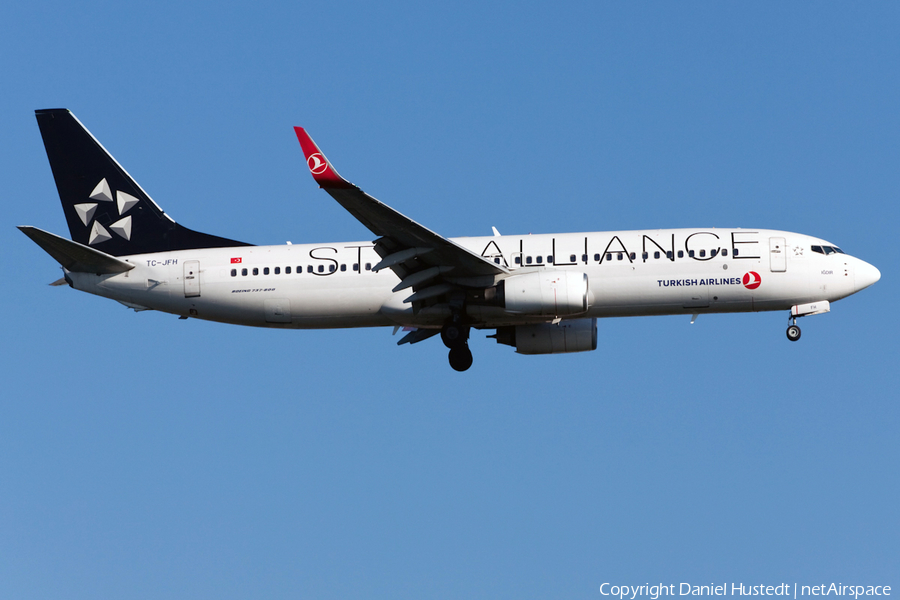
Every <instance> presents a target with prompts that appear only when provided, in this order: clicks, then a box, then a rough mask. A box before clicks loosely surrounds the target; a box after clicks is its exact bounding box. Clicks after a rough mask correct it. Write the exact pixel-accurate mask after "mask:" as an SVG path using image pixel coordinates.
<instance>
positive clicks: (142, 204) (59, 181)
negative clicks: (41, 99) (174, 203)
mask: <svg viewBox="0 0 900 600" xmlns="http://www.w3.org/2000/svg"><path fill="white" fill-rule="evenodd" d="M35 115H36V116H37V121H38V126H39V127H40V128H41V135H42V136H43V138H44V147H45V148H46V150H47V158H49V159H50V168H51V169H52V170H53V177H54V179H56V188H57V189H58V190H59V199H60V200H61V201H62V206H63V211H64V212H65V215H66V221H67V222H68V224H69V233H70V234H71V236H72V239H73V240H74V241H76V242H78V243H80V244H84V245H86V246H91V247H93V248H97V249H98V250H102V251H103V252H105V253H106V254H111V255H113V256H126V255H129V254H146V253H150V252H165V251H169V250H188V249H193V248H225V247H230V246H249V245H251V244H246V243H244V242H237V241H234V240H229V239H226V238H221V237H218V236H214V235H209V234H206V233H200V232H198V231H193V230H191V229H188V228H187V227H182V226H181V225H179V224H178V223H176V222H175V221H173V220H172V219H171V218H170V217H169V216H168V215H166V214H165V213H164V212H163V210H162V209H161V208H160V207H159V206H157V205H156V203H155V202H153V200H151V199H150V196H148V195H147V194H146V192H144V190H142V189H141V186H139V185H138V184H137V182H135V181H134V180H133V179H132V178H131V176H130V175H129V174H128V173H127V172H126V171H125V169H123V168H122V167H121V165H119V163H117V162H116V159H114V158H113V157H112V156H111V155H110V154H109V152H107V151H106V149H104V148H103V146H101V145H100V142H98V141H97V140H96V139H94V136H92V135H91V133H90V132H89V131H88V130H87V129H85V127H84V125H82V124H81V123H80V122H79V121H78V119H76V118H75V115H73V114H72V113H71V112H70V111H69V110H67V109H64V108H55V109H46V110H37V111H35Z"/></svg>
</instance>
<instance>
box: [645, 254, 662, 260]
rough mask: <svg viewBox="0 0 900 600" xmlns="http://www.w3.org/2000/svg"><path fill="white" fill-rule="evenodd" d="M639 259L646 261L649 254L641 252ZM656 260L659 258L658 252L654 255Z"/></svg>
mask: <svg viewBox="0 0 900 600" xmlns="http://www.w3.org/2000/svg"><path fill="white" fill-rule="evenodd" d="M641 258H643V259H644V260H647V259H648V258H650V253H649V252H642V253H641ZM656 258H659V252H657V253H656Z"/></svg>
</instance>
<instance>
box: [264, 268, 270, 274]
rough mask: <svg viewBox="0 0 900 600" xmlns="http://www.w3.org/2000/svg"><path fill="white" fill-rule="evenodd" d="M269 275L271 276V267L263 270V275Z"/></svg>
mask: <svg viewBox="0 0 900 600" xmlns="http://www.w3.org/2000/svg"><path fill="white" fill-rule="evenodd" d="M268 274H269V267H265V268H264V269H263V275H268Z"/></svg>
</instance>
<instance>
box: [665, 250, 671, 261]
mask: <svg viewBox="0 0 900 600" xmlns="http://www.w3.org/2000/svg"><path fill="white" fill-rule="evenodd" d="M666 258H668V259H669V260H672V251H671V250H666Z"/></svg>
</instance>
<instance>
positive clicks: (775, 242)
mask: <svg viewBox="0 0 900 600" xmlns="http://www.w3.org/2000/svg"><path fill="white" fill-rule="evenodd" d="M769 270H770V271H772V272H773V273H784V272H785V271H787V252H786V251H785V247H784V238H783V237H770V238H769Z"/></svg>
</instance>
